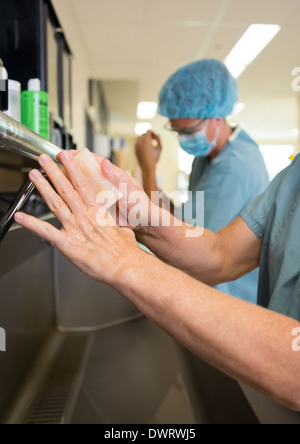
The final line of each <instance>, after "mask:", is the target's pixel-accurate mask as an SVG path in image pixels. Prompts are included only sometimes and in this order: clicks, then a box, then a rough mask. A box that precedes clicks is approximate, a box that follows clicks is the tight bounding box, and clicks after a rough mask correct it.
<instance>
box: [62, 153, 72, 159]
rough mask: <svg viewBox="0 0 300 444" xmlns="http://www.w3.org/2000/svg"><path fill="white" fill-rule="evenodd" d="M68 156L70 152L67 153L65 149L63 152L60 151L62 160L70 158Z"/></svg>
mask: <svg viewBox="0 0 300 444" xmlns="http://www.w3.org/2000/svg"><path fill="white" fill-rule="evenodd" d="M70 158H71V156H70V153H68V152H67V151H64V152H63V153H61V159H62V160H70Z"/></svg>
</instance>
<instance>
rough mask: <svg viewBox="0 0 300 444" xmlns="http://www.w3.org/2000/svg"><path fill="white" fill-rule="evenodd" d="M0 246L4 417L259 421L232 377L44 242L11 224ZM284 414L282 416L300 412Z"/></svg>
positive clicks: (0, 412)
mask: <svg viewBox="0 0 300 444" xmlns="http://www.w3.org/2000/svg"><path fill="white" fill-rule="evenodd" d="M53 223H55V221H54V220H53ZM0 254H1V263H0V288H1V290H0V327H2V328H4V329H5V330H6V334H7V351H6V352H0V381H1V384H0V422H1V423H4V424H19V423H27V424H197V423H198V424H219V423H220V424H221V423H225V424H239V423H250V424H253V423H254V424H255V423H258V422H263V421H264V420H261V418H260V419H258V417H259V416H260V415H259V409H257V408H256V407H255V408H254V410H255V411H254V410H253V408H252V407H251V405H250V402H249V401H248V394H246V395H245V393H244V391H243V390H242V389H241V387H240V386H239V384H238V383H237V382H235V381H233V380H231V379H229V378H227V377H226V376H224V375H222V374H221V373H219V372H217V371H216V370H214V369H212V368H211V367H209V366H208V365H206V364H204V363H203V362H202V361H201V360H200V359H198V358H196V357H194V356H193V355H192V354H190V353H189V352H187V351H184V350H183V349H182V348H181V347H180V346H179V345H177V344H176V343H175V341H173V340H172V339H171V338H170V337H169V336H168V335H166V334H165V333H163V332H162V331H161V330H160V329H159V328H157V327H156V326H155V325H154V324H153V323H151V322H150V321H148V320H147V319H146V318H144V317H143V316H142V315H141V314H140V313H139V312H138V311H137V310H136V309H135V307H133V306H132V305H131V304H130V303H128V302H127V301H126V300H125V299H124V298H123V297H122V296H121V295H119V294H118V293H116V292H115V291H113V290H111V289H110V288H108V287H106V286H104V285H100V284H98V283H96V282H94V281H92V280H90V279H89V278H87V277H86V276H84V275H83V274H82V273H80V272H79V271H78V270H76V269H75V268H74V267H73V266H72V265H70V264H69V263H68V261H67V260H66V259H65V258H63V257H62V256H61V255H60V254H59V253H58V252H57V251H55V250H54V249H53V247H51V246H50V245H48V244H47V243H46V242H44V241H42V240H41V239H39V238H37V237H36V236H34V235H32V234H30V233H28V232H27V231H25V230H23V229H21V228H18V229H15V228H14V229H13V230H12V231H10V232H9V234H8V235H7V237H6V238H5V239H4V241H3V242H2V243H1V244H0ZM259 405H262V404H261V402H259ZM274 406H275V404H274ZM272 408H273V407H272V406H270V405H269V407H268V409H269V410H270V412H271V411H272ZM284 410H285V409H284ZM285 413H286V415H287V416H284V415H279V417H280V418H283V417H284V420H283V421H285V422H289V421H290V422H292V421H296V420H297V419H299V416H298V415H296V414H295V415H294V414H293V413H292V412H289V411H287V410H285ZM271 416H272V415H271ZM277 420H278V417H277ZM299 422H300V420H299Z"/></svg>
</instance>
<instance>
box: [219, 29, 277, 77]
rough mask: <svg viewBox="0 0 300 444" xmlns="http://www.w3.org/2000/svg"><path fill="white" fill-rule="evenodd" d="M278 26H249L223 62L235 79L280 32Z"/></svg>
mask: <svg viewBox="0 0 300 444" xmlns="http://www.w3.org/2000/svg"><path fill="white" fill-rule="evenodd" d="M280 30H281V27H280V26H279V25H251V26H249V28H248V29H247V31H246V32H245V34H244V35H243V36H242V38H241V39H240V40H239V41H238V43H237V44H236V45H235V47H234V48H233V50H232V51H231V52H230V54H229V55H228V57H227V58H226V60H225V65H226V66H227V68H228V69H229V71H230V72H231V74H232V75H233V76H234V77H235V78H236V79H237V78H238V77H240V75H241V74H242V73H243V72H244V71H245V70H246V69H247V68H248V66H249V65H251V63H252V62H253V61H254V60H255V59H256V57H258V55H259V54H260V53H261V52H262V51H263V50H264V49H265V48H266V47H267V46H268V45H269V43H270V42H271V41H272V40H273V39H274V38H275V37H276V35H277V34H278V33H279V32H280Z"/></svg>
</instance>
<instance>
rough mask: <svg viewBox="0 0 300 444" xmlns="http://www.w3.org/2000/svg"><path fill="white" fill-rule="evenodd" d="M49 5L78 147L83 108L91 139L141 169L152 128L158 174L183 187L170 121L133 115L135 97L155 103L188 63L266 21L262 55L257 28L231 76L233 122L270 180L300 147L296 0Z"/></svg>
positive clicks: (82, 139) (166, 184)
mask: <svg viewBox="0 0 300 444" xmlns="http://www.w3.org/2000/svg"><path fill="white" fill-rule="evenodd" d="M52 3H53V6H54V8H55V11H56V13H57V15H58V17H59V20H60V21H61V22H62V23H63V24H64V32H65V36H66V39H67V41H68V43H69V45H70V49H71V52H72V54H73V114H74V117H73V126H74V135H75V138H76V141H77V144H78V146H79V147H82V146H83V145H85V144H86V142H87V137H86V122H85V116H84V113H85V110H86V109H88V111H89V112H88V115H89V116H90V119H91V124H92V127H91V128H90V129H91V130H92V133H93V138H94V140H96V142H95V145H96V146H97V145H100V147H101V148H100V149H103V144H104V145H105V143H107V142H106V140H105V138H103V137H99V135H101V136H103V135H105V136H109V138H111V137H112V138H114V140H113V141H112V142H111V141H110V140H109V143H110V145H111V146H113V147H114V148H115V151H116V152H117V160H116V162H118V163H120V165H121V166H122V167H124V168H125V169H127V170H128V171H130V172H132V173H133V174H134V175H136V176H137V177H138V176H139V172H138V165H137V162H136V159H135V155H134V143H135V139H136V133H138V134H140V133H142V132H143V131H145V130H146V129H147V128H152V130H153V131H155V132H156V133H158V134H159V135H160V136H161V138H162V142H163V147H164V151H163V155H162V158H161V161H160V165H159V168H158V174H159V177H158V182H159V184H160V186H161V187H162V188H163V189H164V190H168V191H170V192H171V191H174V190H176V189H178V188H179V189H180V190H181V191H182V192H184V189H185V187H187V183H188V182H187V179H188V175H189V172H190V168H191V162H192V159H190V158H189V156H187V155H186V154H184V153H183V152H182V151H181V150H180V149H179V143H178V140H177V138H176V136H174V135H172V134H169V133H168V132H167V131H166V130H164V124H165V123H166V119H165V118H162V117H160V116H158V115H156V116H155V117H154V118H146V119H145V118H144V119H143V118H138V117H137V108H138V105H139V103H140V102H154V103H158V94H159V91H160V89H161V87H162V85H163V83H164V82H165V81H166V80H167V78H168V77H169V76H170V75H171V74H172V73H173V72H175V71H176V70H177V69H178V68H180V67H181V66H183V65H184V64H186V63H189V62H191V61H194V60H197V59H201V58H216V59H219V60H221V61H225V60H226V59H227V57H228V55H229V54H230V52H231V51H232V49H233V48H234V47H235V45H236V44H237V43H238V42H239V40H240V39H241V37H242V36H243V35H244V34H245V32H246V31H247V30H248V28H249V27H250V26H251V25H254V24H268V25H277V28H278V29H277V31H276V30H275V36H273V38H272V40H271V41H270V43H268V44H265V48H264V49H263V50H262V51H261V52H260V53H259V54H258V55H257V54H255V53H253V57H254V60H253V61H251V54H252V52H253V51H254V52H255V46H257V44H258V46H259V43H262V45H264V43H263V42H262V36H261V35H260V34H258V33H255V30H254V34H252V36H249V37H250V39H249V40H248V42H247V43H246V47H245V48H246V49H245V48H244V49H243V54H244V55H247V54H248V53H249V54H250V61H249V60H248V61H247V60H245V64H246V69H244V70H243V72H242V73H241V74H240V75H236V77H237V78H238V83H239V88H240V103H239V106H238V107H237V109H236V112H235V114H234V115H233V116H232V117H231V118H230V122H231V124H232V125H237V124H242V125H243V126H244V127H245V129H246V130H247V131H248V132H249V133H250V135H251V136H252V137H253V138H254V139H255V140H256V141H257V142H258V143H259V145H260V147H261V150H262V152H263V155H264V157H265V159H266V163H267V167H268V171H269V174H270V176H271V178H272V177H274V175H275V174H276V173H277V172H279V171H280V170H281V169H283V168H285V167H286V166H287V165H288V164H289V162H290V160H289V159H290V156H292V155H293V154H294V153H296V152H299V151H300V141H299V125H300V98H299V93H298V92H297V89H300V79H299V80H298V79H297V76H299V75H300V74H299V73H300V68H299V70H298V71H297V70H295V68H297V67H298V66H300V58H299V51H298V44H299V41H300V26H299V25H300V1H299V0H286V1H285V2H283V1H282V0H252V1H251V2H249V1H248V0H213V1H211V2H207V1H204V0H186V1H185V2H182V0H151V1H150V0H110V1H109V2H107V1H106V0H85V1H83V0H53V2H52ZM253 45H254V48H253ZM253 57H252V58H253ZM245 58H246V57H245ZM247 65H248V66H247ZM87 79H93V80H95V81H96V82H98V81H100V82H101V89H102V92H103V95H104V98H105V103H106V106H107V111H108V118H107V121H106V123H107V125H106V127H105V131H103V128H99V127H97V125H96V124H95V125H94V124H93V112H95V109H93V106H90V105H91V103H89V98H88V89H87V88H84V87H83V85H84V84H86V81H87ZM292 82H294V83H292ZM298 86H299V88H298ZM138 124H139V126H138V127H137V125H138ZM141 124H143V125H141ZM145 125H146V126H145ZM105 133H106V134H105ZM97 135H98V136H97ZM90 136H91V134H90ZM89 140H90V143H91V140H92V139H91V137H90V139H89ZM95 149H97V147H96V148H95ZM118 152H119V153H118Z"/></svg>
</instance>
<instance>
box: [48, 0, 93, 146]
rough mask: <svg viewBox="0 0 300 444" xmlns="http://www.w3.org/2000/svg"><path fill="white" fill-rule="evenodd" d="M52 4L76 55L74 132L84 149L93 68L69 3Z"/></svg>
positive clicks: (74, 60) (74, 67) (76, 139)
mask: <svg viewBox="0 0 300 444" xmlns="http://www.w3.org/2000/svg"><path fill="white" fill-rule="evenodd" d="M52 4H53V6H54V9H55V11H56V14H57V16H58V18H59V21H60V23H63V26H64V33H65V36H66V39H67V41H68V44H69V45H70V47H71V51H72V54H73V55H74V57H73V61H72V63H73V66H72V73H73V81H72V97H73V131H74V138H75V141H76V143H77V145H78V148H84V147H85V144H86V126H85V121H86V117H85V112H86V109H87V107H88V80H89V79H90V78H92V77H93V71H92V66H91V63H90V61H89V58H88V56H87V53H88V52H87V48H85V46H84V44H83V42H82V40H81V38H80V34H79V32H78V26H77V24H76V19H75V17H74V15H73V10H72V9H70V7H69V3H68V1H66V0H53V1H52Z"/></svg>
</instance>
